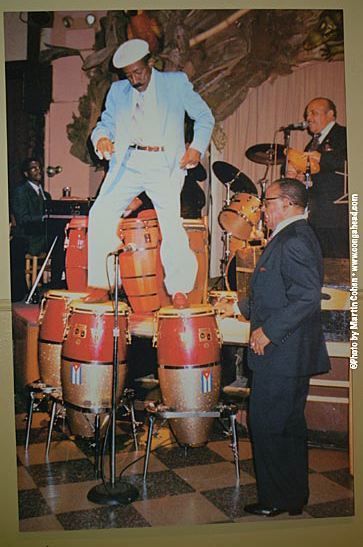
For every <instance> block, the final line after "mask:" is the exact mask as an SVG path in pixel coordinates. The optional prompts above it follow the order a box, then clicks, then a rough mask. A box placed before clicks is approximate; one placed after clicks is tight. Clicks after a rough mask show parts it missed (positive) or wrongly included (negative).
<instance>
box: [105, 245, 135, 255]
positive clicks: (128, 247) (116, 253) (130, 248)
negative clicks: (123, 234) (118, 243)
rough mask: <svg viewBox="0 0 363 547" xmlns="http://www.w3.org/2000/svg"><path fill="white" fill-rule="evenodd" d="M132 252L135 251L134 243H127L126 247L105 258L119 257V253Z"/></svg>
mask: <svg viewBox="0 0 363 547" xmlns="http://www.w3.org/2000/svg"><path fill="white" fill-rule="evenodd" d="M134 251H137V247H136V245H135V243H128V244H127V245H124V246H123V247H120V248H119V249H116V251H113V252H112V253H108V255H107V256H119V255H120V254H121V253H133V252H134Z"/></svg>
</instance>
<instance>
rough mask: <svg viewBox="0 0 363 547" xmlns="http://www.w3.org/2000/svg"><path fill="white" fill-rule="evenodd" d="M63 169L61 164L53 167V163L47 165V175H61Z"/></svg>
mask: <svg viewBox="0 0 363 547" xmlns="http://www.w3.org/2000/svg"><path fill="white" fill-rule="evenodd" d="M62 171H63V168H62V167H61V166H60V165H57V167H52V166H51V165H48V167H47V175H48V177H54V175H59V173H61V172H62Z"/></svg>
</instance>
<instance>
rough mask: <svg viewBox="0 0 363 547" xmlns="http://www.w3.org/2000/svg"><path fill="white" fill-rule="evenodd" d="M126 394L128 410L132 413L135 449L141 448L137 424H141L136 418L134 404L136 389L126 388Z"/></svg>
mask: <svg viewBox="0 0 363 547" xmlns="http://www.w3.org/2000/svg"><path fill="white" fill-rule="evenodd" d="M124 396H125V397H126V399H127V402H128V407H127V406H126V408H127V411H128V413H129V414H130V419H131V430H132V437H133V439H134V445H135V450H139V443H138V441H137V426H138V425H139V422H137V421H136V419H135V405H134V399H135V391H134V390H133V389H129V388H126V389H125V391H124Z"/></svg>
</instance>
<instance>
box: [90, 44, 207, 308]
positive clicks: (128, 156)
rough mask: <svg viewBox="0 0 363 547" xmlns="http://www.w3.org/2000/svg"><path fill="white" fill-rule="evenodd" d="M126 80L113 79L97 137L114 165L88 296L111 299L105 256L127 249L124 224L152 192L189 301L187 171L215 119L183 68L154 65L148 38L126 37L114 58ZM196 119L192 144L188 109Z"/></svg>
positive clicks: (172, 268)
mask: <svg viewBox="0 0 363 547" xmlns="http://www.w3.org/2000/svg"><path fill="white" fill-rule="evenodd" d="M113 63H114V65H115V67H117V68H121V69H122V70H123V73H124V75H125V76H126V79H125V80H121V81H118V82H115V83H113V84H112V86H111V88H110V91H109V93H108V95H107V99H106V107H105V110H104V112H103V113H102V116H101V120H100V121H99V122H98V123H97V125H96V127H95V129H94V130H93V132H92V135H91V139H92V142H93V145H94V147H95V150H96V153H97V155H98V156H99V157H100V158H101V159H106V160H109V161H110V163H109V171H108V173H107V176H106V178H105V180H104V182H103V185H102V188H101V191H100V194H99V196H98V198H97V200H96V202H95V204H94V205H93V207H92V209H91V211H90V217H89V228H88V238H89V258H88V285H89V286H90V287H93V290H92V291H91V293H90V295H89V296H88V297H87V301H88V302H100V301H103V300H106V298H107V296H108V295H107V277H106V268H105V260H106V256H107V254H108V253H109V252H112V251H114V250H115V249H117V247H119V245H120V241H119V239H118V236H117V233H116V228H117V225H118V222H119V219H120V216H121V215H122V214H123V212H124V211H125V209H126V207H127V205H128V204H129V203H130V201H131V200H132V198H133V197H134V196H136V195H138V194H139V193H140V192H142V191H145V192H146V193H147V195H148V196H149V198H150V199H151V200H152V202H153V204H154V207H155V210H156V212H157V216H158V221H159V225H160V229H161V233H162V245H161V251H160V253H161V260H162V263H163V266H164V271H165V279H164V283H165V286H166V289H167V291H168V293H169V294H171V295H172V296H173V302H174V305H176V306H178V307H184V306H186V305H187V296H186V295H187V293H188V292H190V291H191V290H192V289H193V285H194V280H195V276H196V272H197V262H196V259H195V256H194V254H193V252H192V251H191V250H190V248H189V241H188V237H187V235H186V232H185V230H184V228H183V225H182V219H181V218H180V191H181V188H182V184H183V181H184V177H185V173H186V171H185V169H186V168H190V167H194V166H195V165H197V164H198V162H199V160H200V158H201V156H202V154H204V152H205V150H206V148H207V147H208V144H209V141H210V137H211V134H212V130H213V125H214V118H213V115H212V113H211V111H210V109H209V107H208V105H207V104H206V103H205V102H204V101H203V99H202V98H201V97H200V95H198V94H197V93H196V92H195V91H194V90H193V86H192V84H191V83H190V82H189V80H188V78H187V76H186V74H184V73H183V72H158V71H157V70H155V69H154V68H152V65H153V61H152V59H151V57H150V52H149V46H148V44H147V42H145V41H144V40H139V39H134V40H129V41H127V42H125V43H123V44H122V45H121V46H120V47H119V48H118V49H117V51H116V53H115V54H114V57H113ZM186 112H187V113H188V115H189V117H190V118H192V119H193V120H194V139H193V142H192V143H191V145H190V147H189V148H188V150H185V142H184V117H185V113H186Z"/></svg>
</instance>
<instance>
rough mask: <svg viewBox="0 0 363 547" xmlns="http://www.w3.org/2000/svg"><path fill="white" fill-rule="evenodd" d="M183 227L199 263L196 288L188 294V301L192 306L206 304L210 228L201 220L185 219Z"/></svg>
mask: <svg viewBox="0 0 363 547" xmlns="http://www.w3.org/2000/svg"><path fill="white" fill-rule="evenodd" d="M183 226H184V228H185V231H186V233H187V236H188V239H189V246H190V248H191V250H192V251H193V253H194V254H195V257H196V259H197V262H198V271H197V276H196V278H195V282H194V288H193V290H192V291H191V292H190V293H189V294H188V300H189V303H190V304H205V303H206V302H207V293H208V228H207V225H206V224H205V222H204V220H203V219H201V218H196V219H184V220H183Z"/></svg>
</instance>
